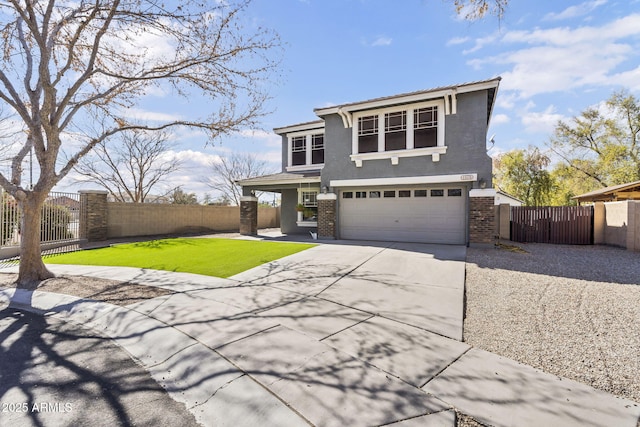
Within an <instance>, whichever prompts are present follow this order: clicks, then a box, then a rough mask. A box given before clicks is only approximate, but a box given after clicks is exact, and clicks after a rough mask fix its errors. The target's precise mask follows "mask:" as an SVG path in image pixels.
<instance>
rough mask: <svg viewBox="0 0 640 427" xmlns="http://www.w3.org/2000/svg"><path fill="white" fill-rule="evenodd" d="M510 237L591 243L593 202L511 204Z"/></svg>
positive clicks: (522, 240) (570, 243) (546, 241)
mask: <svg viewBox="0 0 640 427" xmlns="http://www.w3.org/2000/svg"><path fill="white" fill-rule="evenodd" d="M511 240H512V241H514V242H522V243H554V244H567V245H592V244H593V206H543V207H528V206H512V207H511Z"/></svg>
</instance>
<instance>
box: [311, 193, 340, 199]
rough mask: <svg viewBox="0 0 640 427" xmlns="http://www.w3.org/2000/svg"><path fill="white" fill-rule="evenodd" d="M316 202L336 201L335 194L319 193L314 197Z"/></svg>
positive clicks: (336, 196)
mask: <svg viewBox="0 0 640 427" xmlns="http://www.w3.org/2000/svg"><path fill="white" fill-rule="evenodd" d="M316 199H317V200H338V195H337V194H336V193H320V194H318V195H317V196H316Z"/></svg>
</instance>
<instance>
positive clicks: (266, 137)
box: [239, 129, 282, 147]
mask: <svg viewBox="0 0 640 427" xmlns="http://www.w3.org/2000/svg"><path fill="white" fill-rule="evenodd" d="M239 135H240V136H242V137H243V138H250V139H255V140H258V141H260V142H262V143H263V144H264V145H265V146H267V147H280V146H281V145H282V137H280V135H276V134H275V133H273V132H267V131H264V130H253V129H249V130H243V131H240V132H239Z"/></svg>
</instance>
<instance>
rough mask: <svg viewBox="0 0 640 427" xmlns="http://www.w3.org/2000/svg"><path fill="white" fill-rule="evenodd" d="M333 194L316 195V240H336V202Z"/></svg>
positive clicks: (336, 198) (336, 197) (335, 196)
mask: <svg viewBox="0 0 640 427" xmlns="http://www.w3.org/2000/svg"><path fill="white" fill-rule="evenodd" d="M337 200H338V196H337V195H336V194H335V193H327V194H318V238H319V239H335V238H336V201H337Z"/></svg>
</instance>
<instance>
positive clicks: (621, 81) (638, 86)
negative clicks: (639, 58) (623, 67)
mask: <svg viewBox="0 0 640 427" xmlns="http://www.w3.org/2000/svg"><path fill="white" fill-rule="evenodd" d="M611 82H612V83H614V84H618V85H621V86H625V87H627V88H629V90H631V91H633V92H640V66H639V67H637V68H634V69H633V70H629V71H623V72H621V73H616V74H614V75H612V76H611Z"/></svg>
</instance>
